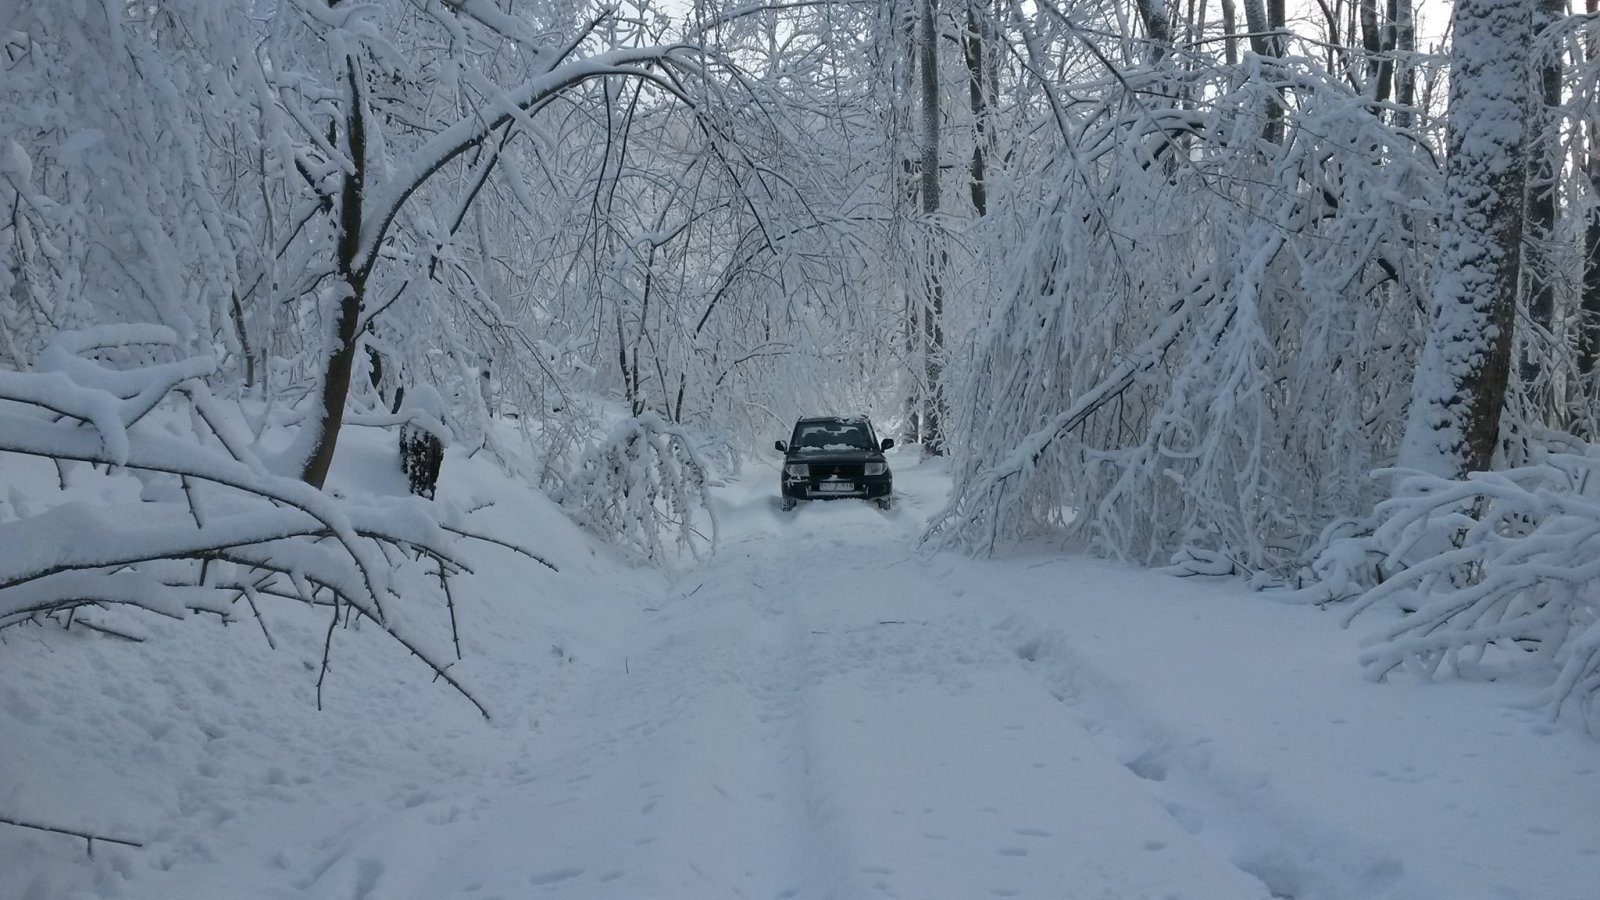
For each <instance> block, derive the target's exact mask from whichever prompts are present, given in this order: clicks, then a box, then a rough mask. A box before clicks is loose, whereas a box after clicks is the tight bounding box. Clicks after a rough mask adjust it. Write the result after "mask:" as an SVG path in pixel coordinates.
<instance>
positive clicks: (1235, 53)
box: [1222, 0, 1239, 66]
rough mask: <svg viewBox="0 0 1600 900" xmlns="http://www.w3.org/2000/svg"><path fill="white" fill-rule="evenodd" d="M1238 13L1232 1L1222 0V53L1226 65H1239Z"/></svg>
mask: <svg viewBox="0 0 1600 900" xmlns="http://www.w3.org/2000/svg"><path fill="white" fill-rule="evenodd" d="M1238 33H1239V11H1238V8H1237V7H1236V6H1234V0H1222V34H1223V39H1222V52H1223V56H1224V58H1225V59H1226V60H1227V61H1228V65H1230V66H1237V65H1238V64H1239V38H1238V37H1236V35H1238Z"/></svg>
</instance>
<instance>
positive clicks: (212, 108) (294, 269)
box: [0, 0, 1600, 729]
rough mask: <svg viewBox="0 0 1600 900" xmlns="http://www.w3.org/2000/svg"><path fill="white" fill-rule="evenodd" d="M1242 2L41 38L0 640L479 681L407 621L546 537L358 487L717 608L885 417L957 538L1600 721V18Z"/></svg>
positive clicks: (178, 17)
mask: <svg viewBox="0 0 1600 900" xmlns="http://www.w3.org/2000/svg"><path fill="white" fill-rule="evenodd" d="M1242 7H1243V8H1242V9H1241V8H1240V4H1238V3H1236V2H1235V0H1216V2H1211V0H1173V2H1170V3H1166V2H1155V0H1131V2H1123V0H771V2H760V0H755V2H748V0H677V2H667V0H661V2H657V0H620V2H605V3H600V2H587V0H271V2H269V0H236V2H227V3H220V2H216V0H144V2H127V0H98V2H96V0H59V2H48V3H44V2H39V3H29V2H16V3H8V4H5V5H4V9H3V12H0V211H3V216H0V472H3V471H4V470H5V469H7V468H11V469H13V471H21V470H20V469H18V468H16V467H18V466H23V465H27V466H37V465H47V468H46V469H45V470H44V471H46V472H48V473H49V474H48V477H47V478H46V481H54V482H56V484H54V485H51V488H52V491H53V493H52V496H53V497H54V498H55V499H53V500H50V501H47V502H39V500H38V499H37V497H31V496H30V497H29V498H23V497H21V496H19V495H17V494H16V493H15V492H12V495H11V496H9V497H7V496H0V547H3V548H4V551H3V552H0V635H4V634H6V633H8V632H9V633H15V631H16V629H18V628H21V627H23V626H36V625H39V624H41V623H46V622H67V621H70V620H71V619H72V617H73V616H74V614H75V613H77V612H78V611H80V610H83V609H86V608H105V607H109V606H120V607H127V608H130V609H136V610H142V611H145V612H148V613H149V614H151V615H154V616H158V617H159V616H166V617H174V616H183V615H188V614H190V613H194V612H202V613H211V614H214V615H218V616H228V615H233V614H235V613H236V612H237V610H238V609H242V608H248V609H247V610H246V612H245V613H242V614H240V615H242V616H243V617H245V618H247V619H248V618H250V617H251V615H252V613H253V616H254V617H255V618H259V617H260V612H259V608H260V607H262V606H265V605H268V604H278V603H292V604H309V605H311V606H315V607H325V608H329V609H331V610H332V613H333V620H332V621H334V622H337V621H339V620H340V616H341V615H343V616H345V617H346V618H347V620H348V617H350V616H355V617H359V618H365V619H368V620H370V621H371V622H373V623H375V624H377V625H378V626H379V627H381V629H382V631H383V632H384V633H385V634H386V635H388V636H389V637H392V638H393V639H394V640H396V641H399V642H400V643H401V644H402V645H403V646H404V647H405V648H406V649H407V650H409V651H411V652H414V653H416V654H417V655H419V656H421V657H423V659H424V661H425V662H426V663H427V665H429V666H431V667H432V669H433V671H434V673H436V674H437V675H438V676H440V677H441V678H443V679H444V680H447V681H449V680H451V679H452V676H451V674H450V665H449V658H450V657H451V656H452V655H453V654H452V653H451V652H450V651H449V648H437V647H431V648H430V647H425V646H423V644H422V643H421V642H419V640H418V638H417V637H416V635H415V634H414V632H413V630H412V629H411V625H410V622H411V620H412V618H413V615H414V614H413V613H412V612H409V610H411V609H412V608H413V607H414V606H415V605H416V604H431V603H434V602H440V603H450V602H451V590H452V585H453V584H454V579H455V578H456V576H458V575H460V574H462V573H463V572H464V571H465V570H466V565H465V563H464V562H463V557H462V555H461V552H462V551H461V547H462V546H463V544H470V543H474V542H480V543H481V542H492V543H501V544H507V545H514V546H515V547H516V549H517V552H520V553H524V554H527V555H529V556H533V557H538V556H539V554H540V548H539V546H538V539H537V537H536V536H535V537H533V538H528V539H524V537H521V536H516V537H514V536H508V535H504V534H495V533H492V532H490V531H485V530H483V529H480V528H478V527H477V526H475V525H474V524H473V523H472V521H471V517H470V516H469V515H467V511H463V510H461V509H458V508H454V507H452V506H450V505H449V504H445V503H442V502H438V503H433V502H428V501H427V500H421V499H418V500H415V501H409V502H407V503H404V504H394V505H391V506H384V507H382V508H376V507H373V506H371V505H370V504H367V503H365V502H364V501H362V499H361V498H357V497H350V496H343V495H341V494H340V493H339V492H335V491H331V490H326V489H325V482H326V479H327V477H328V472H329V467H330V465H331V463H332V461H333V459H334V455H335V452H336V450H337V449H338V448H339V447H341V446H343V444H341V440H342V439H344V438H347V436H348V435H349V434H350V433H351V432H352V431H355V430H361V431H366V430H370V429H387V430H390V431H394V432H397V433H398V431H400V430H401V429H419V430H421V431H422V432H424V433H426V434H428V435H431V436H432V437H433V438H435V439H437V440H438V441H439V442H440V444H441V446H442V447H443V448H444V452H445V453H446V454H462V455H477V456H482V457H483V458H487V459H492V460H496V461H498V462H499V463H500V464H501V465H503V466H504V467H506V468H507V469H508V470H510V471H511V474H512V475H514V476H516V477H517V478H520V479H523V480H524V481H526V482H527V483H529V484H532V485H536V486H537V487H538V488H539V489H540V490H542V491H543V492H545V493H546V494H547V495H548V496H549V497H550V498H552V499H553V500H554V501H555V502H557V503H559V504H560V505H561V506H562V507H563V508H565V509H566V510H568V512H569V514H570V515H571V516H572V517H573V518H574V519H575V520H577V521H578V522H579V523H580V524H582V525H584V526H586V527H588V528H590V529H591V530H593V531H594V532H595V533H597V534H599V535H601V536H603V537H604V538H606V539H607V540H609V541H611V542H612V543H613V544H615V545H616V546H618V547H621V548H623V549H624V550H625V551H626V552H627V553H629V554H631V555H632V556H634V557H636V558H638V559H640V560H643V561H649V562H657V563H662V564H667V562H668V561H669V560H679V559H683V558H691V559H692V558H695V557H700V556H704V555H707V554H711V553H715V552H716V549H717V544H716V531H715V516H714V515H713V514H712V509H711V504H710V501H709V500H708V493H707V491H708V485H709V484H712V483H714V482H716V481H717V480H718V479H719V478H721V477H724V476H725V475H727V474H728V473H730V472H737V471H738V470H739V468H740V467H741V465H744V464H745V463H744V462H743V461H744V460H745V459H746V458H747V457H748V455H749V454H751V453H753V452H754V451H755V450H756V449H757V448H766V447H769V446H770V444H771V438H772V437H773V436H774V435H778V436H783V435H786V434H787V431H786V429H787V428H788V425H789V423H791V422H792V421H793V420H794V418H795V416H796V415H799V414H804V413H811V412H817V411H849V412H864V413H869V414H870V415H871V416H872V417H873V419H874V420H875V421H877V422H878V423H879V425H880V428H881V429H882V430H883V431H884V433H885V434H888V435H892V436H894V437H895V438H896V439H897V440H898V441H900V442H901V443H902V444H905V445H909V446H911V447H916V448H920V449H919V452H920V453H921V454H922V455H923V456H924V457H928V458H931V457H943V458H945V459H947V460H948V464H949V466H950V471H951V472H952V475H953V487H952V491H951V494H950V496H949V498H948V500H947V502H946V504H945V506H944V508H943V509H942V510H940V511H939V512H938V513H937V514H936V515H934V516H933V517H932V518H931V520H930V522H929V524H928V527H927V530H926V532H925V533H924V534H923V535H922V538H921V540H922V543H923V545H924V546H927V547H936V548H942V549H954V550H958V551H961V552H965V553H969V554H976V555H985V556H987V555H993V554H1004V553H1007V552H1010V551H1012V550H1014V549H1016V548H1018V547H1023V546H1036V545H1037V544H1038V543H1039V542H1041V541H1042V542H1046V543H1047V544H1049V545H1050V546H1055V547H1062V548H1071V549H1073V550H1074V551H1084V552H1089V553H1092V554H1097V555H1101V556H1106V557H1110V558H1112V559H1115V560H1120V561H1123V562H1127V563H1132V564H1135V565H1139V566H1148V567H1157V568H1160V569H1161V570H1162V571H1165V572H1169V573H1172V574H1174V575H1184V576H1192V577H1232V578H1236V579H1244V580H1246V581H1248V583H1249V584H1251V585H1252V586H1254V587H1256V588H1259V589H1261V590H1263V591H1268V592H1272V593H1273V594H1275V595H1276V596H1277V597H1278V598H1279V599H1281V600H1284V601H1285V602H1291V603H1300V604H1317V605H1322V606H1325V607H1327V608H1330V609H1333V610H1335V611H1337V612H1338V613H1339V614H1340V615H1342V616H1344V617H1345V620H1346V621H1348V620H1349V619H1350V618H1353V617H1356V616H1358V615H1361V614H1363V613H1364V612H1365V611H1366V610H1368V609H1371V608H1373V607H1375V606H1378V605H1383V606H1385V607H1386V608H1396V609H1398V610H1400V614H1398V615H1396V616H1395V617H1394V618H1393V619H1392V620H1387V624H1386V625H1385V628H1386V630H1385V631H1384V633H1383V634H1382V635H1381V639H1380V640H1377V641H1375V642H1373V643H1372V644H1371V645H1370V646H1369V647H1367V648H1366V649H1365V650H1364V651H1363V655H1362V658H1361V660H1360V664H1361V665H1362V666H1363V667H1365V670H1366V672H1367V674H1368V675H1369V676H1370V677H1372V678H1374V679H1382V678H1383V677H1385V676H1386V675H1388V674H1390V673H1392V672H1395V671H1397V670H1413V671H1420V672H1424V673H1428V674H1440V675H1451V676H1460V677H1467V678H1471V677H1477V676H1480V675H1483V674H1484V673H1491V674H1492V673H1501V672H1516V673H1520V674H1525V675H1527V676H1528V677H1532V678H1535V679H1536V680H1537V681H1538V683H1539V684H1540V685H1541V686H1542V687H1541V689H1540V690H1541V693H1540V695H1539V698H1538V703H1539V704H1541V705H1542V707H1543V708H1544V709H1545V711H1546V712H1547V713H1548V714H1549V715H1550V716H1551V717H1553V718H1555V717H1560V718H1566V717H1574V718H1575V720H1576V721H1579V722H1584V723H1586V724H1587V725H1588V726H1589V727H1590V728H1591V729H1595V728H1600V617H1597V611H1600V484H1593V483H1591V482H1593V481H1600V478H1596V477H1593V476H1600V451H1597V449H1596V445H1595V443H1594V441H1595V436H1596V433H1597V430H1600V371H1597V369H1600V195H1597V191H1600V113H1597V106H1596V102H1597V100H1600V98H1597V90H1600V32H1597V30H1596V29H1597V22H1596V11H1595V6H1594V0H1589V6H1588V8H1587V9H1582V10H1579V9H1572V8H1569V7H1568V5H1567V4H1565V3H1561V2H1556V0H1538V2H1535V0H1457V2H1455V3H1453V4H1444V3H1436V4H1433V5H1421V6H1416V5H1414V3H1413V0H1387V2H1385V3H1379V2H1378V0H1317V3H1316V4H1315V5H1311V4H1304V5H1299V6H1293V7H1291V6H1290V5H1289V4H1286V3H1285V2H1284V0H1266V2H1263V0H1244V2H1243V3H1242ZM497 422H500V423H504V422H512V423H514V433H515V434H516V435H517V437H516V438H515V440H518V441H521V442H522V443H523V445H524V446H523V447H519V448H517V452H512V448H510V447H508V445H507V441H508V440H511V439H510V438H508V437H507V435H508V434H510V433H513V432H507V431H505V430H502V429H497V428H496V427H493V425H494V423H497ZM27 471H29V472H34V471H36V469H32V468H30V469H28V470H27ZM130 485H132V487H130ZM447 488H448V486H447V485H446V486H442V487H441V488H440V490H441V495H442V494H444V493H447ZM451 609H452V616H453V614H454V608H453V607H452V608H451ZM452 621H453V619H452ZM328 627H329V631H328V644H329V645H330V646H331V644H332V642H333V626H332V624H330V625H329V626H328ZM270 639H271V638H270V637H269V640H270ZM454 652H455V653H459V644H458V645H457V647H456V648H455V649H454ZM328 664H329V655H328V654H326V653H325V654H324V656H323V674H326V671H327V669H328ZM452 683H453V682H452ZM319 688H320V681H319ZM464 693H465V692H464ZM468 696H470V694H469V695H468Z"/></svg>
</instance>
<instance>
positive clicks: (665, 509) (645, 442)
mask: <svg viewBox="0 0 1600 900" xmlns="http://www.w3.org/2000/svg"><path fill="white" fill-rule="evenodd" d="M555 494H556V497H557V499H558V500H559V501H560V503H561V505H562V507H564V508H565V509H566V510H567V512H568V514H569V515H571V516H572V518H573V519H574V520H576V521H577V522H578V524H580V525H582V526H584V527H586V528H589V529H590V530H592V531H594V532H595V533H596V534H598V535H600V536H601V537H604V538H606V539H607V540H609V541H611V542H613V543H615V544H617V545H618V546H620V547H622V548H623V549H625V550H627V551H628V552H629V553H631V554H633V555H635V556H638V557H639V558H641V559H645V560H649V561H651V562H658V563H665V562H671V561H672V560H673V559H674V558H678V557H681V556H682V555H683V554H685V553H687V554H689V555H690V556H692V557H693V558H696V559H699V558H700V557H701V555H702V553H703V552H704V551H706V550H709V549H711V548H712V547H714V546H715V544H716V535H717V531H716V528H717V522H716V517H715V515H714V514H713V513H712V510H711V502H710V494H709V491H708V485H707V470H706V466H705V464H704V463H703V462H702V461H701V459H700V454H699V453H698V452H697V451H696V450H695V449H694V443H693V441H692V440H691V439H690V437H689V435H688V434H687V433H685V432H684V430H683V429H682V428H678V427H676V426H671V425H668V424H667V423H666V422H664V421H662V419H661V417H660V416H657V415H656V414H654V413H644V414H643V415H639V416H635V417H634V418H631V419H627V420H625V421H623V422H622V423H621V424H619V425H617V427H616V428H614V429H612V431H611V433H610V434H609V435H607V436H606V438H605V439H604V440H603V441H601V442H599V443H598V444H595V445H594V446H592V447H590V448H589V450H588V451H587V452H586V453H584V454H583V456H582V457H581V458H580V459H579V460H578V463H577V465H576V466H575V467H574V469H573V471H572V473H571V474H570V475H569V476H568V477H567V480H566V483H565V485H563V486H561V487H560V488H559V489H558V490H556V492H555Z"/></svg>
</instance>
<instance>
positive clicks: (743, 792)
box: [357, 473, 1268, 900]
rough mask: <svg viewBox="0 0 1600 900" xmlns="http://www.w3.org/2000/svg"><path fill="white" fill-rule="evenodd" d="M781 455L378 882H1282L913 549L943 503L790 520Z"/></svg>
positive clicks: (1238, 893)
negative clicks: (1235, 861) (1197, 828)
mask: <svg viewBox="0 0 1600 900" xmlns="http://www.w3.org/2000/svg"><path fill="white" fill-rule="evenodd" d="M760 474H764V473H756V475H755V478H754V479H753V480H755V481H760V482H761V483H760V484H751V485H748V486H746V485H734V486H733V487H732V488H730V489H729V490H728V491H727V492H725V493H724V495H723V498H722V500H723V503H724V505H725V508H724V509H723V510H722V516H721V518H722V520H723V527H724V537H725V539H726V540H725V543H724V546H723V548H722V550H721V551H720V552H719V554H718V555H717V557H716V558H715V559H714V560H712V561H711V562H710V563H709V564H708V565H707V566H705V567H703V568H701V569H697V570H695V571H693V572H690V573H688V574H686V575H685V576H684V577H683V579H682V580H681V582H680V583H679V584H678V585H677V587H676V589H675V590H674V592H673V593H672V594H671V595H670V596H669V597H667V598H665V599H663V600H662V601H661V602H660V603H659V604H658V605H657V606H655V607H651V608H650V610H649V613H648V614H649V616H650V621H649V623H648V625H647V627H646V628H644V629H643V630H642V631H641V633H640V634H639V635H638V636H637V645H636V646H635V647H633V648H632V649H630V650H629V651H628V652H627V653H626V654H625V655H624V657H623V659H622V660H621V665H620V666H610V667H608V668H607V670H606V671H605V672H604V673H603V674H602V675H601V676H600V677H597V678H595V679H594V680H593V681H592V682H590V683H587V684H584V685H582V686H580V687H578V688H577V689H575V690H574V691H573V692H572V693H571V694H570V696H569V697H568V698H567V699H566V700H565V701H563V702H562V704H561V705H560V708H558V709H557V710H555V711H554V712H553V714H552V715H551V717H550V724H549V726H548V729H547V731H546V733H545V734H544V735H543V737H542V738H541V739H539V740H538V741H537V743H536V745H535V746H534V747H533V749H532V751H531V753H530V755H529V756H528V757H527V758H524V759H519V760H516V761H514V762H513V763H511V764H510V765H509V767H508V768H507V770H506V771H505V773H504V778H503V780H500V783H498V784H494V783H493V782H492V781H491V783H490V785H489V787H490V790H491V791H492V793H493V797H492V800H490V801H489V802H487V804H484V805H481V808H479V809H477V810H476V811H475V812H474V813H473V815H472V816H471V820H472V821H471V822H470V823H466V822H463V823H461V825H462V826H463V827H456V828H451V829H446V830H445V831H443V832H441V836H442V837H443V838H444V839H443V840H442V841H439V840H435V841H432V842H430V843H429V844H428V845H427V847H426V849H420V848H421V847H422V845H421V843H420V842H417V841H410V840H401V841H392V842H368V846H372V845H374V844H376V843H385V844H388V845H390V846H396V847H403V848H406V856H405V858H403V859H386V860H375V861H373V862H371V863H370V869H369V871H370V872H371V873H372V877H371V878H370V879H369V882H370V883H369V884H368V885H367V886H368V888H369V890H368V891H367V892H366V893H365V894H363V893H361V892H359V891H358V894H357V895H358V896H359V897H370V898H372V900H376V898H379V897H396V898H415V900H425V898H426V900H434V898H446V897H452V898H455V897H460V898H468V897H471V898H504V900H512V898H525V897H545V896H549V897H571V898H685V900H687V898H714V897H730V898H732V897H737V898H795V900H803V898H815V900H823V898H838V900H846V898H874V897H903V898H952V900H954V898H981V897H1032V898H1066V897H1072V898H1085V900H1099V898H1108V900H1109V898H1129V900H1132V898H1151V900H1168V898H1180V897H1181V898H1189V900H1206V898H1216V900H1249V898H1256V897H1263V898H1264V897H1266V896H1267V895H1268V893H1267V891H1266V890H1265V888H1264V887H1263V886H1262V885H1261V883H1260V882H1259V881H1256V880H1255V879H1253V878H1251V877H1249V876H1247V875H1245V874H1244V873H1243V872H1241V871H1240V870H1239V869H1237V868H1235V867H1233V866H1231V865H1229V864H1227V863H1226V862H1225V861H1224V860H1222V859H1220V858H1219V857H1218V856H1216V855H1214V854H1213V853H1212V852H1210V851H1209V850H1208V849H1207V848H1206V847H1205V846H1203V845H1202V843H1201V842H1200V841H1198V840H1197V839H1196V838H1195V837H1194V836H1193V835H1192V834H1191V833H1190V832H1188V831H1186V830H1185V829H1184V828H1183V827H1181V826H1180V825H1179V823H1178V822H1177V821H1176V820H1175V819H1174V817H1173V816H1172V815H1171V814H1170V813H1169V812H1168V811H1167V810H1166V809H1164V808H1163V807H1162V806H1161V805H1160V804H1159V803H1158V802H1157V801H1156V800H1155V799H1154V798H1153V797H1152V796H1151V795H1150V794H1149V793H1148V792H1147V791H1146V790H1145V784H1146V781H1145V780H1144V779H1142V778H1141V777H1139V776H1138V775H1136V774H1134V772H1132V771H1130V769H1129V768H1127V767H1126V766H1124V765H1122V764H1121V763H1119V762H1118V761H1117V759H1116V758H1115V757H1114V756H1113V755H1111V753H1110V752H1109V751H1108V750H1107V749H1106V748H1105V747H1103V746H1101V745H1100V744H1098V743H1097V742H1096V739H1095V738H1094V737H1093V736H1092V735H1090V733H1089V732H1088V731H1087V730H1086V729H1085V727H1084V726H1083V724H1081V723H1080V722H1079V721H1078V720H1077V719H1076V718H1075V717H1074V716H1073V715H1072V713H1071V711H1070V709H1069V708H1068V707H1067V706H1064V705H1063V704H1062V702H1060V701H1059V700H1058V699H1057V697H1056V696H1054V695H1052V693H1051V692H1050V690H1048V689H1047V687H1046V684H1045V681H1044V680H1043V679H1042V678H1041V677H1040V675H1039V673H1038V672H1037V671H1036V670H1035V669H1034V668H1033V667H1032V666H1031V665H1030V664H1029V663H1030V661H1029V660H1028V659H1026V658H1025V656H1026V654H1025V653H1021V654H1019V650H1018V648H1017V646H1015V644H1016V642H1015V640H1014V639H1013V637H1012V636H1011V635H1010V634H1009V633H1008V630H1007V629H1006V628H1005V627H997V622H996V614H995V610H994V609H992V608H986V604H987V598H982V597H976V596H966V591H965V590H963V589H962V588H960V587H958V586H955V585H953V584H948V583H945V582H944V581H943V580H942V578H941V575H942V574H944V573H942V572H941V570H940V569H939V567H938V566H937V565H934V566H930V565H929V564H928V561H927V560H925V559H923V558H922V557H919V556H916V555H913V554H912V552H911V551H910V550H909V549H908V548H909V546H910V538H911V536H912V534H913V533H914V532H913V531H912V529H914V528H915V527H917V525H918V523H920V521H922V520H923V519H924V518H925V516H924V515H920V514H919V510H918V509H917V508H916V506H917V504H919V503H922V502H934V499H935V498H920V497H916V496H912V497H909V498H907V499H908V500H909V503H908V504H907V503H903V504H902V507H901V508H899V509H897V510H895V511H894V512H892V513H890V514H888V515H885V514H884V513H881V512H879V511H877V510H875V509H873V508H871V507H869V506H867V505H866V504H857V503H834V504H811V505H809V506H802V508H801V509H799V510H797V511H796V512H794V513H791V514H781V513H779V512H777V510H776V508H775V506H774V501H773V500H772V498H771V497H770V496H769V495H770V493H771V492H770V491H768V490H765V488H766V487H768V486H767V485H766V484H765V480H764V479H761V478H760V477H759V476H760ZM921 512H924V513H925V512H926V511H925V510H924V511H921ZM359 886H360V885H359V884H358V887H359Z"/></svg>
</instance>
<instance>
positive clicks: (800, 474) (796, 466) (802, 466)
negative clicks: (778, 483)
mask: <svg viewBox="0 0 1600 900" xmlns="http://www.w3.org/2000/svg"><path fill="white" fill-rule="evenodd" d="M783 474H785V475H787V476H789V477H790V478H810V477H811V466H809V465H807V464H806V463H789V464H788V465H786V466H784V467H783Z"/></svg>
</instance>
